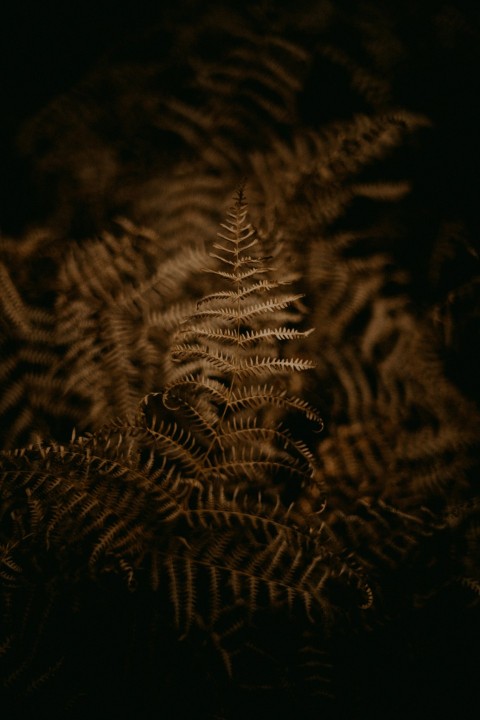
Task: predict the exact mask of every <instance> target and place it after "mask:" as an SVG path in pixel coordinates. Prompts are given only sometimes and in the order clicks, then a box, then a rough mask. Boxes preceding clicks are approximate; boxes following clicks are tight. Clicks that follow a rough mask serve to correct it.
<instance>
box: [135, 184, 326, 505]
mask: <svg viewBox="0 0 480 720" xmlns="http://www.w3.org/2000/svg"><path fill="white" fill-rule="evenodd" d="M221 227H222V231H221V232H219V233H218V238H219V240H218V241H217V242H215V243H214V244H213V251H212V252H211V257H212V258H213V259H214V260H215V261H216V262H217V265H216V266H215V267H214V268H212V269H209V270H208V272H209V273H211V274H213V275H214V276H215V278H216V279H217V280H218V282H219V284H220V288H219V290H218V291H216V292H213V293H210V294H207V295H205V296H204V297H203V298H202V299H201V300H199V301H198V303H197V307H196V311H195V312H194V313H193V314H192V315H190V316H189V317H187V318H186V319H185V321H184V322H183V323H182V325H181V327H180V329H179V330H178V332H177V334H176V337H175V341H176V342H175V343H174V345H173V347H172V349H171V358H172V361H173V363H175V364H176V365H177V367H176V368H172V372H171V382H170V383H169V384H168V385H167V387H166V389H165V391H164V393H163V405H164V408H165V407H167V408H168V409H170V410H172V411H174V412H175V420H176V422H177V423H178V422H180V423H182V422H183V427H184V428H185V429H186V430H188V432H189V434H190V436H191V438H192V442H193V444H194V446H195V452H196V453H197V454H196V456H195V459H196V461H198V459H199V456H198V453H200V456H201V461H202V462H203V463H204V467H205V468H210V470H209V471H208V472H207V476H208V478H209V481H210V480H211V478H212V476H215V478H216V479H217V481H219V482H225V483H228V484H231V482H232V478H235V487H236V488H238V487H239V486H241V487H244V488H246V487H250V488H251V489H253V490H254V491H255V492H258V491H259V490H266V489H267V488H270V489H271V488H272V487H275V491H276V492H277V491H278V492H280V493H284V495H283V496H282V497H283V499H284V501H285V502H287V501H288V504H290V503H291V502H293V501H295V500H296V499H297V498H298V497H299V495H300V493H301V491H302V489H303V488H305V487H307V486H309V487H310V486H312V487H316V489H317V493H316V494H317V495H319V494H320V491H319V490H318V478H317V471H316V468H315V462H314V459H313V456H312V454H311V453H310V452H309V451H308V448H307V447H306V446H305V445H304V444H303V443H302V442H300V441H298V440H296V439H295V437H294V436H293V435H292V431H291V429H289V428H288V427H287V425H286V422H285V419H286V417H287V416H289V417H291V416H292V414H300V415H301V416H303V418H304V419H306V420H307V421H308V422H311V423H313V424H315V425H316V427H320V428H321V426H322V420H321V418H320V416H319V414H318V413H317V411H316V410H315V408H314V407H311V406H310V405H309V404H308V403H307V402H305V401H304V400H302V399H301V398H298V397H295V396H293V397H290V396H289V395H288V392H287V390H286V387H285V375H286V374H287V373H292V372H298V371H305V370H309V369H311V368H313V367H314V363H313V362H311V361H310V360H304V359H301V358H297V357H290V356H288V355H287V353H286V352H284V346H285V344H286V343H288V342H291V341H295V340H298V339H300V338H303V337H305V336H306V335H309V334H310V333H311V332H312V330H305V331H304V330H300V329H298V328H296V327H292V326H293V325H294V324H298V322H299V320H300V319H301V317H302V314H301V310H300V307H299V305H298V302H299V300H300V299H301V297H302V295H301V294H297V293H294V292H288V291H286V288H285V286H287V285H288V284H289V283H288V282H287V281H282V280H281V279H280V280H279V279H274V274H275V272H276V271H275V268H273V267H271V266H270V265H269V264H268V258H266V257H264V256H263V255H262V253H261V247H260V241H259V238H258V236H257V233H256V230H255V228H254V227H253V226H252V224H251V223H250V222H249V220H248V209H247V203H246V201H245V198H244V194H243V189H240V190H239V191H238V193H237V196H236V199H235V204H234V206H233V207H232V208H231V209H230V210H229V212H228V214H227V220H226V222H224V223H222V224H221ZM222 284H223V285H226V287H225V289H223V288H222V287H221V285H222ZM150 398H152V396H149V398H148V401H150ZM165 451H166V452H169V451H168V448H166V446H165ZM204 477H205V474H204Z"/></svg>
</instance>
